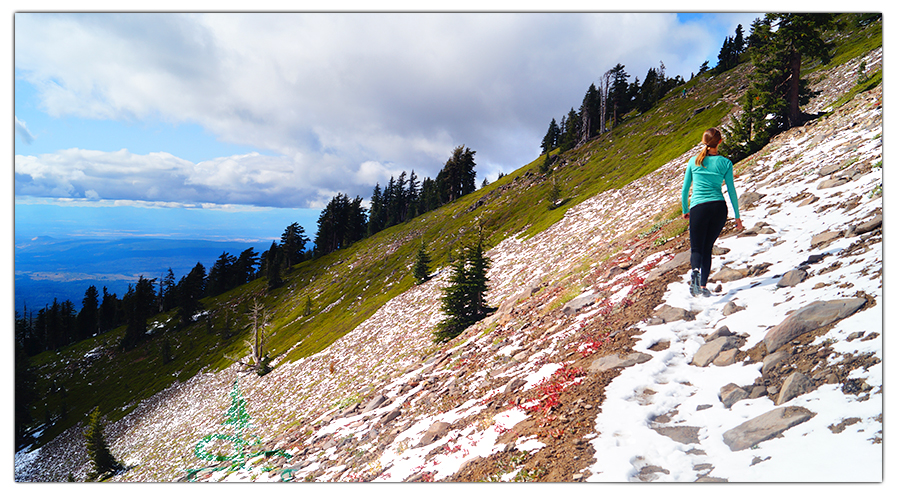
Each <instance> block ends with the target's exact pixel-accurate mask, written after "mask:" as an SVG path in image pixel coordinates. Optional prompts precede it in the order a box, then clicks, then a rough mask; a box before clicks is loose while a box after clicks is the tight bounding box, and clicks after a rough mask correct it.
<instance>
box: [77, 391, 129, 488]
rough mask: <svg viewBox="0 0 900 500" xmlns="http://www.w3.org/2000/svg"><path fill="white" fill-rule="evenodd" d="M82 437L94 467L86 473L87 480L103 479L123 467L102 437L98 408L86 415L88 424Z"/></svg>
mask: <svg viewBox="0 0 900 500" xmlns="http://www.w3.org/2000/svg"><path fill="white" fill-rule="evenodd" d="M84 438H85V440H86V441H87V443H86V444H87V451H88V457H90V459H91V464H92V465H93V467H94V469H93V471H91V472H90V473H89V474H88V480H91V481H94V480H96V479H105V478H106V477H109V476H111V475H113V474H115V473H116V472H118V471H120V470H122V469H124V467H123V466H122V464H120V463H119V462H118V461H117V460H116V459H115V457H113V454H112V452H111V451H110V449H109V446H108V445H107V444H106V440H105V439H104V437H103V424H102V423H101V422H100V408H99V407H98V408H94V411H92V412H91V414H90V415H89V416H88V424H87V427H86V428H85V430H84Z"/></svg>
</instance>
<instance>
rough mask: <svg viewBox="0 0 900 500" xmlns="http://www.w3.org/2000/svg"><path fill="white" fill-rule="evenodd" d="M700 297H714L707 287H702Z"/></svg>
mask: <svg viewBox="0 0 900 500" xmlns="http://www.w3.org/2000/svg"><path fill="white" fill-rule="evenodd" d="M700 295H703V296H704V297H709V296H711V295H712V292H710V291H709V290H707V289H706V287H700Z"/></svg>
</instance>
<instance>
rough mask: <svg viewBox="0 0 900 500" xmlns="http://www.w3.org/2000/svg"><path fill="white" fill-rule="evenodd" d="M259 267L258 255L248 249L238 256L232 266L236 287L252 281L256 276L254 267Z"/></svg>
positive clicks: (251, 249)
mask: <svg viewBox="0 0 900 500" xmlns="http://www.w3.org/2000/svg"><path fill="white" fill-rule="evenodd" d="M258 265H259V253H258V252H254V251H253V247H250V248H248V249H246V250H244V251H243V252H241V255H239V256H238V259H237V262H236V263H235V265H234V275H235V279H236V280H237V283H236V284H237V286H240V285H243V284H245V283H249V282H251V281H253V279H254V277H255V276H256V267H257V266H258Z"/></svg>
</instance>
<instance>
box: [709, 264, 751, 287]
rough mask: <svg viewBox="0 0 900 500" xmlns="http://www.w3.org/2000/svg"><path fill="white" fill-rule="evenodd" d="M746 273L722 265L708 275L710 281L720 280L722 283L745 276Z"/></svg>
mask: <svg viewBox="0 0 900 500" xmlns="http://www.w3.org/2000/svg"><path fill="white" fill-rule="evenodd" d="M746 276H747V274H746V273H745V272H742V271H739V270H737V269H731V268H730V267H728V266H722V269H720V270H719V271H718V272H717V273H716V274H714V275H712V276H710V277H709V280H710V281H721V282H723V283H727V282H729V281H737V280H739V279H742V278H745V277H746Z"/></svg>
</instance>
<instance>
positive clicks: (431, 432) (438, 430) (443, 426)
mask: <svg viewBox="0 0 900 500" xmlns="http://www.w3.org/2000/svg"><path fill="white" fill-rule="evenodd" d="M449 431H450V424H449V423H447V422H435V423H433V424H431V427H429V428H428V430H427V431H425V434H424V435H423V436H422V439H421V440H420V441H419V444H418V446H426V445H429V444H431V443H433V442H435V441H437V440H438V439H440V438H442V437H444V436H445V435H446V434H447V432H449Z"/></svg>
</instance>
